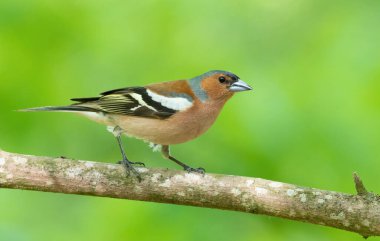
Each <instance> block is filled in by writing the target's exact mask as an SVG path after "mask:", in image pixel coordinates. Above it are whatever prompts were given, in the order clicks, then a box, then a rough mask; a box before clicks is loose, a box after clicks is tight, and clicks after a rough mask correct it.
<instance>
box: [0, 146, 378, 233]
mask: <svg viewBox="0 0 380 241" xmlns="http://www.w3.org/2000/svg"><path fill="white" fill-rule="evenodd" d="M138 171H139V172H140V173H141V177H142V181H141V182H138V181H137V179H136V178H134V177H133V176H131V177H126V176H125V171H124V169H123V167H122V166H121V165H116V164H105V163H98V162H90V161H78V160H69V159H63V158H51V157H39V156H31V155H21V154H13V153H8V152H4V151H0V187H3V188H14V189H27V190H35V191H45V192H57V193H70V194H81V195H93V196H101V197H112V198H124V199H132V200H142V201H149V202H160V203H172V204H179V205H191V206H198V207H208V208H217V209H225V210H234V211H241V212H248V213H254V214H264V215H270V216H276V217H282V218H287V219H292V220H298V221H303V222H308V223H314V224H320V225H324V226H330V227H335V228H339V229H344V230H348V231H352V232H356V233H359V234H361V235H362V236H363V237H368V236H379V235H380V197H379V196H377V195H375V194H371V193H368V192H367V191H366V189H365V188H364V186H363V184H362V182H361V181H360V179H359V177H358V176H357V175H355V176H354V177H355V184H356V189H357V192H358V194H359V195H351V194H345V193H339V192H333V191H326V190H319V189H315V188H309V187H300V186H296V185H292V184H287V183H281V182H276V181H270V180H264V179H260V178H251V177H241V176H228V175H219V174H205V175H204V176H202V175H200V174H194V173H186V172H183V171H174V170H165V169H147V168H138ZM370 194H371V195H370Z"/></svg>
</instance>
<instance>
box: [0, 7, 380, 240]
mask: <svg viewBox="0 0 380 241" xmlns="http://www.w3.org/2000/svg"><path fill="white" fill-rule="evenodd" d="M379 10H380V2H379V1H318V0H315V1H301V0H284V1H268V0H254V1H232V0H231V1H227V0H223V1H218V0H209V1H200V0H195V1H175V0H163V1H158V0H146V1H136V0H135V1H121V0H119V1H116V0H115V1H95V0H85V1H74V0H68V1H48V0H45V1H44V0H35V1H21V0H2V1H0V103H1V104H0V113H1V114H0V117H1V118H0V136H1V138H0V147H1V148H2V149H4V150H7V151H11V152H19V153H28V154H35V155H47V156H61V155H63V156H67V157H72V158H77V159H86V160H98V161H104V162H115V161H116V160H118V159H119V158H120V156H119V151H118V149H117V145H116V142H115V140H114V138H113V137H112V135H110V134H109V133H107V132H106V131H105V127H103V126H101V125H98V124H96V123H93V122H90V121H88V120H86V119H84V118H81V117H79V116H76V115H73V114H66V113H19V112H15V111H14V110H17V109H21V108H27V107H35V106H43V105H64V104H68V103H70V102H69V101H68V99H69V98H72V97H87V96H94V95H97V94H98V93H99V92H102V91H104V90H108V89H113V88H119V87H126V86H131V85H132V86H134V85H145V84H148V83H151V82H159V81H164V80H174V79H181V78H189V77H193V76H196V75H198V74H201V73H203V72H206V71H208V70H211V69H224V70H230V71H232V72H234V73H236V74H237V75H239V76H240V77H241V78H242V79H243V80H245V81H246V82H248V83H249V84H251V85H252V86H253V87H254V91H253V92H244V93H240V94H237V95H236V96H235V97H234V98H233V99H232V100H231V101H230V102H229V103H228V104H227V105H226V106H225V108H224V111H223V112H222V114H221V115H220V117H219V119H218V120H217V122H216V124H215V125H214V126H213V127H212V128H211V129H210V130H209V131H208V132H207V133H206V134H205V135H203V136H201V137H200V138H198V139H196V140H194V141H191V142H189V143H185V144H182V145H178V146H174V148H173V153H174V154H175V155H176V156H177V157H178V158H179V159H180V160H183V161H185V162H187V163H189V164H191V165H192V166H202V167H204V168H206V170H208V171H209V172H216V173H225V174H234V175H246V176H254V177H262V178H266V179H272V180H278V181H282V182H289V183H295V184H298V185H303V186H311V187H317V188H322V189H329V190H336V191H342V192H348V193H353V192H354V187H353V182H352V180H351V175H352V172H353V171H358V172H359V174H360V175H361V177H362V178H363V179H364V181H365V184H366V185H367V187H368V188H369V189H370V190H372V191H375V192H377V193H380V187H379V186H378V184H379V170H380V160H379V159H380V147H379V144H380V141H379V140H380V128H379V127H380V61H379V60H380V30H379V24H380V14H379ZM125 146H126V149H127V153H128V155H129V157H130V158H131V159H132V160H135V161H144V162H145V163H146V164H147V165H148V166H151V167H156V166H160V167H169V168H178V167H177V166H175V165H174V164H172V163H170V162H169V161H167V160H164V159H163V158H162V157H161V156H160V154H158V153H152V152H151V151H150V149H149V148H148V147H147V145H146V144H144V143H142V142H140V141H137V140H133V139H127V140H125ZM333 239H335V240H337V239H339V240H361V237H360V236H359V235H357V234H353V233H349V232H345V231H341V230H335V229H332V228H327V227H322V226H316V225H310V224H305V223H298V222H294V221H288V220H282V219H278V218H271V217H263V216H253V215H249V214H244V213H236V212H228V211H220V210H211V209H201V208H194V207H183V206H174V205H165V204H155V203H146V202H137V201H128V200H115V199H107V198H96V197H86V196H74V195H62V194H51V193H38V192H30V191H20V190H5V189H1V190H0V240H1V241H2V240H5V241H8V240H9V241H13V240H17V241H24V240H27V241H29V240H32V241H45V240H46V241H50V240H54V241H61V240H62V241H63V240H72V241H76V240H78V241H79V240H81V241H83V240H92V241H101V240H110V241H113V240H115V241H116V240H169V241H171V240H184V241H186V240H222V241H223V240H290V241H295V240H333ZM375 239H376V238H373V240H375ZM377 240H380V239H377Z"/></svg>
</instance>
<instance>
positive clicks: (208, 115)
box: [111, 104, 222, 145]
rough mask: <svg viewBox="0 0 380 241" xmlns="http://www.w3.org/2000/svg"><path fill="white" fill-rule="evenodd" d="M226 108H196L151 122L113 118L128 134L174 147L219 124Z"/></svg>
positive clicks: (120, 117)
mask: <svg viewBox="0 0 380 241" xmlns="http://www.w3.org/2000/svg"><path fill="white" fill-rule="evenodd" d="M221 108H222V106H218V105H212V104H209V105H206V106H204V105H203V106H202V108H201V107H200V106H199V105H194V106H193V107H191V108H189V109H188V110H186V111H183V112H178V113H176V114H174V115H172V116H171V117H169V118H167V119H163V120H161V119H151V118H142V117H135V116H123V115H114V116H111V119H112V121H113V122H114V124H115V125H117V126H119V127H120V128H121V129H123V131H124V132H125V134H126V135H128V136H133V137H135V138H138V139H142V140H145V141H149V142H153V143H155V144H161V145H173V144H179V143H183V142H186V141H189V140H192V139H194V138H196V137H198V136H200V135H201V134H203V133H204V132H206V131H207V130H208V129H209V128H210V126H211V125H212V124H213V123H214V122H215V120H216V118H217V116H218V115H219V112H220V110H221Z"/></svg>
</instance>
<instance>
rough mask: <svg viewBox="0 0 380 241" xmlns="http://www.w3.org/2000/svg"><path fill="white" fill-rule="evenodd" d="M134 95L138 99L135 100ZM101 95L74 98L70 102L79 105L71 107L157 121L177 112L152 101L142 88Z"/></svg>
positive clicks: (111, 91) (118, 90) (119, 90)
mask: <svg viewBox="0 0 380 241" xmlns="http://www.w3.org/2000/svg"><path fill="white" fill-rule="evenodd" d="M135 94H136V95H138V97H139V98H137V99H136V98H135V97H136V96H135ZM101 95H102V96H100V97H90V98H74V99H72V100H73V101H78V102H79V103H75V104H73V106H84V107H89V108H92V109H95V110H97V111H99V112H104V113H108V114H120V115H130V116H140V117H146V118H158V119H166V118H169V117H170V116H172V115H173V114H174V113H176V112H177V111H176V110H173V109H170V108H167V107H165V106H163V105H162V104H161V103H159V102H157V101H154V100H152V98H151V97H150V96H149V95H148V93H147V91H146V88H144V87H129V88H122V89H115V90H110V91H106V92H103V93H101ZM141 100H142V101H141Z"/></svg>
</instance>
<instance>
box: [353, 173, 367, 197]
mask: <svg viewBox="0 0 380 241" xmlns="http://www.w3.org/2000/svg"><path fill="white" fill-rule="evenodd" d="M353 176H354V182H355V189H356V192H357V193H358V195H360V196H366V195H368V191H367V189H366V188H365V187H364V184H363V182H362V180H361V179H360V177H359V175H358V174H357V173H356V172H354V174H353Z"/></svg>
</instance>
